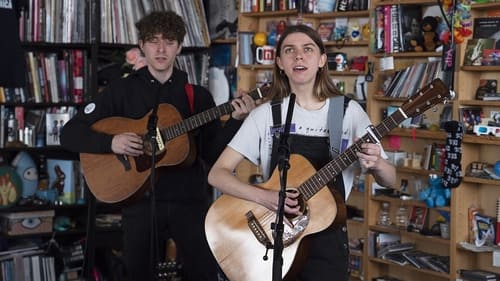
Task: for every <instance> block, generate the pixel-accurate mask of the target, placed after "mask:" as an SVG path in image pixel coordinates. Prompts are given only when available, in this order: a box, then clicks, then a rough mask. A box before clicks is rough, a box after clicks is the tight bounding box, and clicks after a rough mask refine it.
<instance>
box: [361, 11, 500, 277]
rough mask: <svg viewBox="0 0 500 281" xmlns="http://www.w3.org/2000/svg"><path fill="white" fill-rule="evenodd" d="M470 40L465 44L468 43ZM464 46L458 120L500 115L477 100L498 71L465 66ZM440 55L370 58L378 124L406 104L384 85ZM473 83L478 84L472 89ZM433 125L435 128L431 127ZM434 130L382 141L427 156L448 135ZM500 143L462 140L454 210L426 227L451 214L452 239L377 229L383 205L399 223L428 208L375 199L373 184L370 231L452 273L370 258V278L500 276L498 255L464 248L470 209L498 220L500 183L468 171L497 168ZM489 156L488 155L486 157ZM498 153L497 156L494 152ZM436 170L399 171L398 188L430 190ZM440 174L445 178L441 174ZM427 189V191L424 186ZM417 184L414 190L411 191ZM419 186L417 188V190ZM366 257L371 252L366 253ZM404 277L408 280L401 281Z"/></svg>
mask: <svg viewBox="0 0 500 281" xmlns="http://www.w3.org/2000/svg"><path fill="white" fill-rule="evenodd" d="M397 4H403V1H383V2H381V1H375V2H374V3H372V8H375V7H377V6H380V5H397ZM404 4H415V5H419V6H423V7H428V6H430V5H434V3H431V2H429V1H404ZM498 8H499V4H498V3H486V4H472V12H471V13H472V17H473V18H475V17H479V16H485V15H486V13H487V11H488V10H495V9H498ZM466 40H467V38H466V39H465V41H466ZM465 45H466V44H465V43H462V44H460V45H458V51H457V56H456V58H457V66H456V71H455V73H454V78H455V85H454V86H455V87H454V88H455V91H456V95H457V97H456V98H455V99H454V100H453V101H452V103H451V105H450V106H451V108H452V116H453V120H459V121H461V120H460V116H459V114H458V112H459V108H460V107H482V108H483V110H485V111H486V113H489V112H490V111H492V110H498V106H499V104H498V102H491V101H480V100H476V99H475V91H476V88H477V87H478V83H479V79H499V78H500V77H499V74H498V70H499V69H498V66H462V65H463V56H464V52H465ZM440 56H441V53H437V52H399V53H386V52H383V53H375V54H372V56H371V58H372V59H373V61H374V64H375V73H377V75H375V77H374V82H373V83H371V85H370V91H369V92H370V94H371V96H370V98H369V99H368V104H367V109H368V112H369V115H370V117H371V118H372V121H373V122H374V123H377V121H379V120H380V118H381V116H382V112H383V110H384V109H385V108H386V107H387V106H389V105H398V104H400V103H401V100H399V99H397V98H393V97H388V96H384V95H381V94H380V93H381V92H383V91H381V85H382V84H383V81H384V79H386V78H387V77H389V76H392V75H394V72H395V71H397V70H400V69H403V68H406V67H409V66H411V65H415V64H417V63H421V62H426V61H429V58H430V57H434V58H439V57H440ZM384 60H390V62H391V63H392V64H393V65H394V68H393V70H384V69H383V68H382V67H381V62H387V61H384ZM471 81H474V83H471ZM441 111H442V107H437V109H436V111H432V110H431V111H429V112H428V115H429V116H428V119H429V120H440V116H439V115H440V113H441ZM429 123H430V124H432V123H433V122H432V121H431V122H429ZM429 128H432V129H433V130H429V129H423V128H417V129H415V128H413V129H404V128H398V129H395V130H393V131H392V132H391V134H390V136H388V137H386V138H384V139H383V141H382V143H383V146H384V148H385V149H386V150H395V149H398V150H401V151H405V152H415V153H422V148H423V147H424V146H425V145H426V144H429V143H444V142H445V141H446V133H445V132H444V130H443V129H438V126H437V124H435V126H433V127H429ZM499 140H500V139H498V138H497V137H493V136H481V137H479V136H475V135H472V134H464V136H463V140H462V159H461V160H462V161H461V166H462V174H463V175H464V177H463V178H462V182H461V184H460V185H459V187H458V188H454V189H451V198H450V204H449V206H445V207H439V208H430V209H429V213H428V214H429V218H428V222H427V225H428V226H429V227H430V226H432V225H433V224H434V223H435V222H436V221H437V220H438V219H440V218H439V217H440V215H442V214H443V213H444V214H449V216H450V238H449V239H444V238H441V237H436V236H432V237H429V236H424V235H421V234H418V233H412V232H408V231H402V230H394V229H392V228H385V227H381V226H378V225H376V214H377V212H378V211H379V208H380V203H381V202H382V201H383V202H389V203H390V204H391V206H392V208H391V216H392V217H393V218H394V217H395V211H396V209H397V206H401V205H406V206H425V203H423V202H422V201H419V200H409V201H406V200H404V201H403V200H401V199H399V198H393V197H387V196H374V195H373V192H374V190H373V188H372V187H371V183H372V181H373V180H372V179H371V178H369V179H368V185H367V193H366V194H365V195H366V196H367V202H366V208H367V209H366V210H365V212H366V213H368V214H370V215H368V217H367V218H366V220H367V227H368V228H369V229H370V231H374V232H383V233H394V232H395V231H396V232H397V233H398V234H399V235H400V236H401V239H402V240H403V241H405V242H414V243H415V244H416V248H417V249H419V250H421V251H425V252H429V253H432V254H436V255H444V256H449V257H450V261H449V268H450V271H449V273H442V272H436V271H433V270H427V269H418V268H415V267H414V266H411V265H398V264H396V263H394V262H391V261H387V260H383V259H379V258H376V257H369V256H368V257H366V258H367V261H366V262H365V263H364V264H363V265H364V269H365V270H364V272H365V278H366V279H367V280H372V279H373V278H376V277H379V276H391V277H396V278H399V279H402V280H423V279H425V280H455V279H457V278H459V277H460V275H459V274H458V271H459V270H461V269H482V270H489V271H493V272H496V273H498V272H500V270H499V269H498V267H495V266H493V259H492V256H493V253H492V251H493V250H490V251H486V252H475V251H473V250H467V249H464V247H462V246H461V245H462V242H466V241H470V238H469V227H470V226H469V223H468V221H469V219H468V208H469V206H472V205H474V206H478V207H480V208H481V210H484V213H485V214H486V215H487V216H491V217H494V218H495V219H496V217H495V216H496V213H495V212H496V200H497V198H498V196H499V195H500V194H499V193H498V190H497V188H495V187H498V185H499V182H498V181H496V180H491V179H480V178H475V177H470V176H466V175H465V174H466V173H467V169H468V165H469V164H470V163H471V162H474V161H485V162H490V163H495V161H498V159H499V155H498V149H494V147H497V146H498V144H499ZM487 151H488V152H487ZM493 151H494V152H493ZM436 172H437V171H433V170H424V169H419V168H417V169H415V168H411V167H398V168H397V174H398V182H399V181H400V180H401V179H409V180H410V181H411V182H413V183H418V184H419V186H425V185H426V179H427V178H428V177H429V175H430V174H433V173H436ZM437 174H440V173H439V172H438V173H437ZM422 183H423V185H422ZM411 185H412V184H410V186H411ZM413 186H414V184H413ZM365 252H367V249H366V248H365ZM402 276H404V278H403V277H402Z"/></svg>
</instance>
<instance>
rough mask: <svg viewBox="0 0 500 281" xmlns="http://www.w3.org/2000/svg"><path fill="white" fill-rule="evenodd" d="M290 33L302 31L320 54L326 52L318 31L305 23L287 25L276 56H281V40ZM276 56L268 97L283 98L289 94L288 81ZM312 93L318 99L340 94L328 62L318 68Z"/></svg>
mask: <svg viewBox="0 0 500 281" xmlns="http://www.w3.org/2000/svg"><path fill="white" fill-rule="evenodd" d="M292 33H303V34H305V35H307V36H308V37H309V38H311V39H312V40H313V41H314V43H315V44H316V45H318V47H319V49H320V51H321V54H325V53H326V49H325V45H324V44H323V40H321V37H320V36H319V34H318V32H317V31H316V30H314V29H312V28H310V27H309V26H307V25H292V26H287V28H286V29H285V31H283V33H282V34H281V36H280V39H279V41H278V43H277V44H276V58H278V57H280V56H281V46H282V44H283V41H284V40H285V38H286V37H288V35H290V34H292ZM276 58H275V63H274V69H273V83H272V85H271V90H270V93H271V94H270V96H269V99H273V98H283V97H286V96H288V95H290V92H291V90H290V82H289V80H288V77H287V76H286V75H285V73H283V71H282V70H280V69H279V67H278V65H277V64H276ZM313 94H314V95H315V96H316V97H317V98H318V99H320V100H325V99H327V98H329V97H333V96H338V95H342V92H340V91H339V90H338V89H337V87H335V84H334V83H333V81H332V79H331V77H330V75H329V74H328V63H325V65H324V66H323V67H322V68H320V69H319V70H318V73H317V74H316V80H315V82H314V89H313Z"/></svg>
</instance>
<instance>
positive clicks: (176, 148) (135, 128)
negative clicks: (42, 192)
mask: <svg viewBox="0 0 500 281" xmlns="http://www.w3.org/2000/svg"><path fill="white" fill-rule="evenodd" d="M150 113H151V112H150ZM150 113H148V114H146V115H145V116H144V117H143V118H141V119H129V118H123V117H110V118H105V119H102V120H99V121H97V122H96V123H94V124H93V125H92V129H94V130H96V131H98V132H104V133H107V134H112V135H116V134H120V133H125V132H133V133H136V134H138V135H140V136H144V135H146V133H147V123H148V119H149V115H150ZM181 121H182V117H181V115H180V114H179V112H178V111H177V110H176V109H175V108H174V107H173V106H172V105H169V104H160V105H159V107H158V124H157V127H158V128H160V129H161V128H166V127H168V126H170V125H172V124H175V123H179V122H181ZM189 154H190V142H189V136H188V134H182V135H179V136H178V137H176V138H173V139H171V140H169V141H168V142H166V143H165V150H164V151H163V152H161V153H160V154H158V155H157V156H156V158H157V159H156V164H155V167H156V168H158V167H162V166H172V165H177V164H180V163H182V162H183V161H185V160H186V159H187V158H188V156H189ZM119 157H123V155H116V154H114V153H109V154H95V153H80V161H81V164H82V169H83V174H84V176H85V180H86V181H87V184H88V186H89V189H90V191H91V192H92V193H93V194H94V195H95V196H96V198H98V199H99V200H101V201H103V202H106V203H116V202H120V201H123V200H126V199H129V198H130V197H131V196H132V195H135V193H136V192H137V191H139V190H141V189H142V188H145V183H146V181H147V180H148V178H149V175H150V172H151V171H150V167H151V157H150V156H147V155H144V156H142V157H130V156H129V157H126V160H125V159H124V158H122V160H120V158H119ZM123 160H125V161H126V162H127V164H129V165H130V167H129V168H127V167H126V165H125V164H124V162H123Z"/></svg>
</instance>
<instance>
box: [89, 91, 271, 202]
mask: <svg viewBox="0 0 500 281" xmlns="http://www.w3.org/2000/svg"><path fill="white" fill-rule="evenodd" d="M268 91H269V85H265V86H263V87H261V88H256V89H253V90H251V91H250V92H249V93H248V94H249V95H250V96H251V97H252V98H253V99H254V100H258V99H262V98H265V97H266V96H267V92H268ZM233 111H234V108H233V106H232V105H231V102H226V103H224V104H221V105H219V106H216V107H214V108H211V109H208V110H206V111H204V112H201V113H198V114H196V115H193V116H191V117H189V118H187V119H185V120H182V117H181V115H180V113H179V112H178V111H177V109H176V108H175V107H173V106H172V105H170V104H160V105H159V107H158V122H157V137H156V143H154V144H151V140H150V138H149V137H147V124H148V123H147V122H148V119H149V115H150V114H151V112H149V113H148V114H146V115H145V116H144V117H142V118H141V119H130V118H124V117H116V116H114V117H109V118H104V119H102V120H99V121H97V122H96V123H94V124H93V125H92V129H93V130H95V131H98V132H104V133H107V134H111V135H116V134H120V133H124V132H134V133H136V134H138V135H140V136H142V137H143V140H144V154H143V155H141V156H139V157H130V156H126V155H117V154H113V153H103V154H97V153H80V162H81V165H82V169H83V175H84V176H85V180H86V182H87V185H88V186H89V189H90V191H91V192H92V193H93V194H94V196H95V197H96V198H97V199H99V200H101V201H103V202H106V203H118V202H122V201H125V200H128V199H131V198H135V197H137V196H140V195H141V193H142V192H140V191H145V190H147V189H148V187H149V185H147V184H146V183H147V182H148V179H149V175H150V172H151V167H152V149H151V148H152V145H156V147H157V149H156V152H157V153H156V154H155V156H156V162H155V168H159V167H165V166H173V165H179V164H182V163H185V162H186V161H188V160H189V159H188V158H189V155H190V152H191V145H190V140H189V136H188V134H187V133H188V132H189V131H192V130H194V129H196V128H199V127H201V126H202V125H204V124H206V123H208V122H211V121H213V120H215V119H217V118H220V117H221V116H224V115H226V114H230V113H231V112H233ZM192 154H193V153H191V155H192Z"/></svg>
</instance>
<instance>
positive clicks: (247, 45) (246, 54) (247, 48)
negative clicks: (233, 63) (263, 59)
mask: <svg viewBox="0 0 500 281" xmlns="http://www.w3.org/2000/svg"><path fill="white" fill-rule="evenodd" d="M253 35H254V33H253V32H240V33H239V35H238V36H239V63H240V64H253V55H252V54H253V52H252V40H253Z"/></svg>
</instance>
